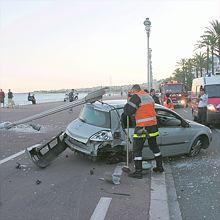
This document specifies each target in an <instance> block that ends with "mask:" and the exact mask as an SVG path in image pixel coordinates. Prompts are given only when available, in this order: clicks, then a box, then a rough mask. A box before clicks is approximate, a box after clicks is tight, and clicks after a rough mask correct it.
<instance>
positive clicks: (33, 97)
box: [28, 92, 36, 105]
mask: <svg viewBox="0 0 220 220" xmlns="http://www.w3.org/2000/svg"><path fill="white" fill-rule="evenodd" d="M28 101H31V102H32V104H34V105H35V104H36V99H35V96H34V94H33V95H31V93H30V92H29V93H28Z"/></svg>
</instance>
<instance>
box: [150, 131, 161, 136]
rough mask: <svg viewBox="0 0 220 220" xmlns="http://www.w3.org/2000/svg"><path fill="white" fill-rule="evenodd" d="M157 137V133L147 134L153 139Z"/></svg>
mask: <svg viewBox="0 0 220 220" xmlns="http://www.w3.org/2000/svg"><path fill="white" fill-rule="evenodd" d="M158 135H159V131H157V132H154V133H150V134H149V136H150V137H155V136H158Z"/></svg>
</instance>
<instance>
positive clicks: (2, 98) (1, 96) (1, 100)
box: [0, 89, 5, 108]
mask: <svg viewBox="0 0 220 220" xmlns="http://www.w3.org/2000/svg"><path fill="white" fill-rule="evenodd" d="M1 105H2V107H3V108H4V107H5V93H4V91H3V90H2V89H1V90H0V107H1Z"/></svg>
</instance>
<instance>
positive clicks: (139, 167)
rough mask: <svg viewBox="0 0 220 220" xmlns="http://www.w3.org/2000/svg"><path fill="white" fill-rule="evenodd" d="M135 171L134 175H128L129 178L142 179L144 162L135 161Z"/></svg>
mask: <svg viewBox="0 0 220 220" xmlns="http://www.w3.org/2000/svg"><path fill="white" fill-rule="evenodd" d="M134 165H135V171H134V172H133V173H130V174H128V176H129V177H132V178H137V179H142V177H143V176H142V160H135V161H134Z"/></svg>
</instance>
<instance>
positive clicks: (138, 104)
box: [124, 84, 164, 179]
mask: <svg viewBox="0 0 220 220" xmlns="http://www.w3.org/2000/svg"><path fill="white" fill-rule="evenodd" d="M154 104H155V103H154V100H153V98H152V97H151V96H150V95H149V93H147V92H145V91H144V90H141V88H140V86H139V85H137V84H135V85H134V86H133V87H132V96H131V98H130V99H129V101H128V102H127V103H126V105H125V106H124V114H125V115H127V116H129V117H132V116H133V115H135V122H136V127H135V130H134V135H133V152H134V163H135V171H134V172H133V173H130V174H129V176H130V177H133V178H138V179H141V178H142V150H143V147H144V142H145V141H146V139H148V144H149V147H150V149H151V151H152V152H153V154H154V156H155V160H156V167H154V168H153V171H154V172H163V171H164V169H163V165H162V155H161V152H160V148H159V146H158V145H157V140H156V137H157V136H158V135H159V131H158V127H157V119H156V112H155V108H154Z"/></svg>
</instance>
